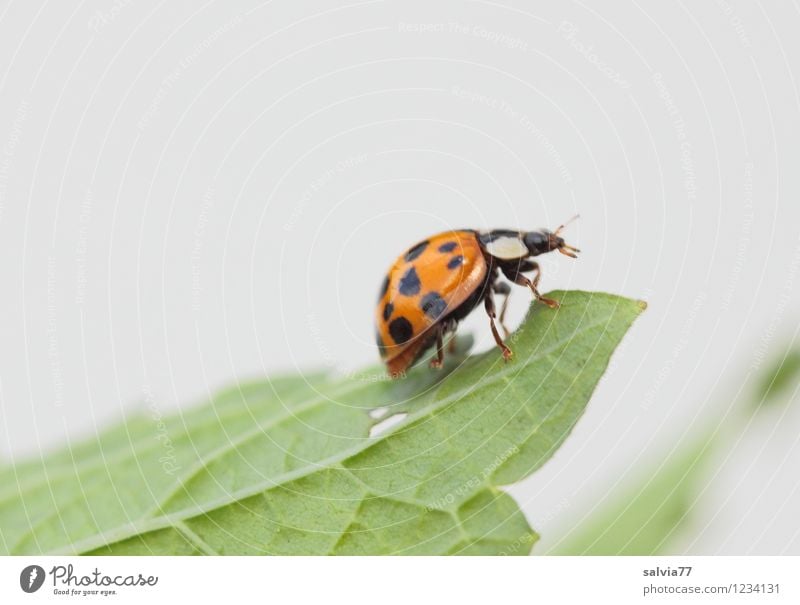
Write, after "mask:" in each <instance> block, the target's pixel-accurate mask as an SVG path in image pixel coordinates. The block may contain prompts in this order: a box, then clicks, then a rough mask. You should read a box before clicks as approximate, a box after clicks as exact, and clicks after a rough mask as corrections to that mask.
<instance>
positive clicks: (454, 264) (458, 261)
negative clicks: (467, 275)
mask: <svg viewBox="0 0 800 605" xmlns="http://www.w3.org/2000/svg"><path fill="white" fill-rule="evenodd" d="M463 263H464V257H463V256H461V255H460V254H459V255H458V256H454V257H453V258H451V259H450V262H449V263H447V268H448V269H456V268H458V267H460V266H461V265H462V264H463Z"/></svg>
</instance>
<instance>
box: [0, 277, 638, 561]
mask: <svg viewBox="0 0 800 605" xmlns="http://www.w3.org/2000/svg"><path fill="white" fill-rule="evenodd" d="M551 296H553V297H555V298H557V299H559V300H560V301H561V302H562V306H561V308H560V309H559V310H557V311H553V310H551V309H549V308H546V307H544V306H543V305H540V304H535V305H533V306H532V307H531V311H530V312H529V314H528V317H527V318H526V320H525V321H524V322H523V324H522V326H521V327H520V328H519V330H517V332H515V333H514V334H513V335H512V337H511V339H510V346H511V347H512V348H513V349H514V351H515V356H514V358H513V359H512V360H511V361H510V362H509V363H503V361H502V358H501V356H500V355H499V353H498V351H497V350H491V351H487V352H486V353H483V354H480V355H474V356H472V357H469V358H467V359H466V360H464V361H463V363H459V364H454V363H452V361H451V364H450V369H449V371H444V372H438V373H437V372H435V371H432V370H429V369H428V368H427V367H419V368H416V369H414V370H413V371H412V372H410V373H409V376H408V377H407V378H406V379H404V380H401V381H386V380H381V379H380V378H381V375H379V374H378V373H377V372H378V371H377V370H367V371H365V372H363V373H359V374H357V375H354V376H351V377H348V378H344V379H341V378H333V377H329V376H325V375H313V376H308V377H305V376H287V377H280V378H275V379H272V380H264V381H260V382H254V383H251V384H245V385H238V386H235V387H233V388H231V389H229V390H227V391H225V392H223V393H221V394H219V395H218V396H216V397H214V398H213V400H212V401H210V402H209V403H207V404H205V405H203V406H200V407H197V408H195V409H190V410H189V411H186V412H183V413H182V414H177V415H171V416H165V417H163V418H162V417H161V416H160V414H159V412H158V410H157V408H156V407H155V406H154V405H153V404H150V406H149V407H148V409H147V411H146V412H145V413H144V414H140V415H139V416H137V417H134V418H131V419H128V420H127V421H126V422H125V423H124V424H121V425H120V426H117V427H115V428H112V429H110V430H108V431H106V432H104V433H103V434H101V435H100V436H99V437H98V438H96V439H95V440H92V441H90V442H87V443H83V444H81V445H78V446H76V447H73V448H71V449H65V450H63V451H60V452H56V453H53V454H50V455H47V456H44V457H43V458H41V459H38V460H34V461H30V462H25V463H22V464H19V465H17V466H15V467H12V468H6V469H3V470H0V485H1V486H2V487H0V547H2V552H4V553H12V554H34V553H35V554H39V553H91V554H527V553H528V552H529V551H530V548H531V546H532V544H533V543H534V542H535V540H536V534H535V533H534V532H533V530H532V529H531V528H530V527H529V525H528V523H527V521H526V519H525V518H524V516H523V515H522V513H521V512H520V510H519V508H518V506H517V504H516V503H515V502H514V501H513V499H512V498H511V497H510V496H509V495H507V494H506V493H505V492H503V491H502V490H501V489H500V487H501V486H503V485H508V484H510V483H513V482H516V481H519V480H521V479H523V478H524V477H527V476H528V475H530V474H531V473H532V472H534V471H535V470H536V469H538V468H539V467H540V466H541V465H542V464H544V463H545V462H546V461H547V460H548V459H549V458H550V457H551V456H552V455H553V453H554V452H555V451H556V449H558V447H559V446H560V445H561V443H562V442H563V441H564V439H565V438H566V437H567V435H568V434H569V433H570V431H571V430H572V428H573V426H574V425H575V423H576V422H577V421H578V419H579V418H580V416H581V414H582V413H583V411H584V409H585V407H586V405H587V403H588V401H589V398H590V396H591V394H592V392H593V390H594V388H595V386H596V385H597V382H598V381H599V379H600V377H601V376H602V374H603V371H604V370H605V368H606V366H607V364H608V360H609V357H610V355H611V353H612V352H613V350H614V348H615V347H616V346H617V344H618V343H619V342H620V340H621V339H622V337H623V336H624V334H625V332H626V331H627V330H628V328H629V327H630V325H631V323H632V322H633V320H634V319H635V318H636V317H637V315H638V314H639V313H640V312H641V311H642V310H643V308H644V304H643V303H640V302H637V301H633V300H629V299H625V298H620V297H617V296H612V295H609V294H598V293H587V292H574V291H571V292H555V293H552V295H551ZM487 328H488V327H487ZM455 366H457V367H455ZM382 410H383V411H385V412H386V414H387V415H392V414H395V413H397V412H403V413H405V414H407V416H405V417H404V418H403V419H402V421H400V422H399V423H398V424H395V425H394V426H391V428H387V429H385V430H383V431H382V432H380V433H378V434H373V435H372V436H371V435H370V432H371V431H374V430H376V428H377V427H376V425H378V423H379V421H381V422H382V421H383V419H384V418H385V416H384V417H382V418H380V419H378V418H376V416H378V412H379V411H382ZM384 426H385V425H384Z"/></svg>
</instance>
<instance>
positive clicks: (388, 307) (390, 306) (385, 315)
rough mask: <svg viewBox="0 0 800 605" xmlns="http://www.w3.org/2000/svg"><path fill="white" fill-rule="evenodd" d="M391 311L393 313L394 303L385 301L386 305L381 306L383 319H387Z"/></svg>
mask: <svg viewBox="0 0 800 605" xmlns="http://www.w3.org/2000/svg"><path fill="white" fill-rule="evenodd" d="M392 313H394V305H393V304H392V303H386V306H385V307H384V308H383V321H389V318H390V317H391V316H392Z"/></svg>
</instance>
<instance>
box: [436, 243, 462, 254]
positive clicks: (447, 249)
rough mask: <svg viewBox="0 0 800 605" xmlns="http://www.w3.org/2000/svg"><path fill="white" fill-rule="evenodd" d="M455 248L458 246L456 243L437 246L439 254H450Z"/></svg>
mask: <svg viewBox="0 0 800 605" xmlns="http://www.w3.org/2000/svg"><path fill="white" fill-rule="evenodd" d="M456 246H458V244H457V243H456V242H446V243H444V244H442V245H441V246H439V252H452V251H453V250H455V249H456Z"/></svg>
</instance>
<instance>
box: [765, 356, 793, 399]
mask: <svg viewBox="0 0 800 605" xmlns="http://www.w3.org/2000/svg"><path fill="white" fill-rule="evenodd" d="M798 383H800V349H797V348H789V349H787V350H786V351H785V352H784V353H783V354H782V355H780V357H776V358H775V359H774V361H773V362H772V364H771V366H770V367H769V368H768V369H767V371H765V372H764V373H763V375H762V376H761V378H760V381H759V385H758V393H757V394H758V396H759V397H758V401H757V403H758V404H762V403H764V402H769V403H773V402H775V401H781V399H780V398H779V397H778V396H779V395H781V394H784V393H788V391H789V390H790V389H791V388H793V387H794V388H796V387H797V385H798Z"/></svg>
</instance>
